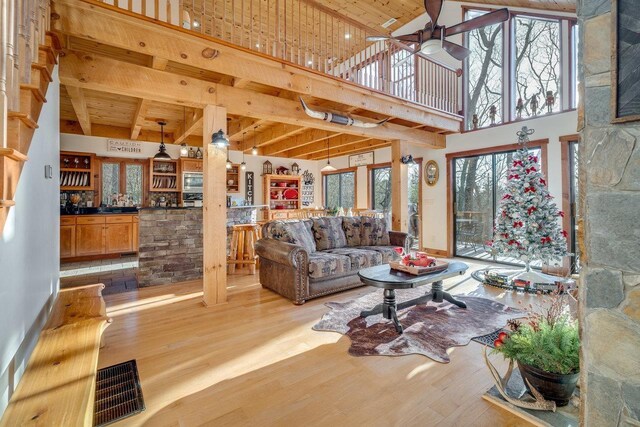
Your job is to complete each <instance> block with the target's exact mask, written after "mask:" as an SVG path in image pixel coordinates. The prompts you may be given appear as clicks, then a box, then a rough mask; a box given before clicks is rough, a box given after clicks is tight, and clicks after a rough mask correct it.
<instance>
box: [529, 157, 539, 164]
mask: <svg viewBox="0 0 640 427" xmlns="http://www.w3.org/2000/svg"><path fill="white" fill-rule="evenodd" d="M529 160H530V161H532V162H534V163H538V156H529Z"/></svg>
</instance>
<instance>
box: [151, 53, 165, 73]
mask: <svg viewBox="0 0 640 427" xmlns="http://www.w3.org/2000/svg"><path fill="white" fill-rule="evenodd" d="M168 63H169V60H168V59H165V58H160V57H158V56H152V57H151V68H153V69H154V70H160V71H162V70H164V69H166V68H167V64H168Z"/></svg>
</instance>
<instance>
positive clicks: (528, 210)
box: [527, 206, 538, 215]
mask: <svg viewBox="0 0 640 427" xmlns="http://www.w3.org/2000/svg"><path fill="white" fill-rule="evenodd" d="M537 210H538V209H537V208H536V207H535V206H531V207H530V208H529V209H527V213H528V214H529V215H531V214H532V213H533V212H535V211H537Z"/></svg>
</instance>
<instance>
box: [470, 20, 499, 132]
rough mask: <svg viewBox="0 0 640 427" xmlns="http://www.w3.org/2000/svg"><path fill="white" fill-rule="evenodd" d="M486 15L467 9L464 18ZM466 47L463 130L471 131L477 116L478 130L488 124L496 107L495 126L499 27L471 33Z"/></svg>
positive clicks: (497, 111) (497, 112) (497, 91)
mask: <svg viewBox="0 0 640 427" xmlns="http://www.w3.org/2000/svg"><path fill="white" fill-rule="evenodd" d="M485 13H487V12H485V11H478V10H469V11H468V12H467V18H466V19H471V18H475V17H477V16H481V15H483V14H485ZM467 47H468V48H469V50H471V55H470V56H469V58H468V59H467V76H468V83H469V87H468V91H467V100H466V102H465V107H466V108H465V110H466V111H465V118H466V128H467V129H468V130H469V129H473V115H474V114H476V115H477V116H478V127H479V128H481V127H486V126H489V125H490V124H491V118H490V116H489V110H490V108H491V106H492V105H493V106H495V107H496V116H495V123H501V122H502V121H503V117H502V66H503V57H502V56H503V55H502V24H497V25H493V26H490V27H485V28H482V29H479V30H473V31H470V32H469V33H467Z"/></svg>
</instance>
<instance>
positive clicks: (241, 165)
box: [240, 132, 247, 170]
mask: <svg viewBox="0 0 640 427" xmlns="http://www.w3.org/2000/svg"><path fill="white" fill-rule="evenodd" d="M245 133H246V132H242V163H240V169H241V170H245V169H247V163H246V162H245V161H244V134H245Z"/></svg>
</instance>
